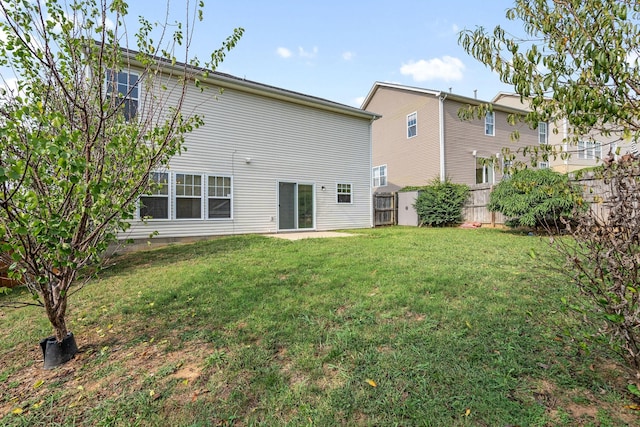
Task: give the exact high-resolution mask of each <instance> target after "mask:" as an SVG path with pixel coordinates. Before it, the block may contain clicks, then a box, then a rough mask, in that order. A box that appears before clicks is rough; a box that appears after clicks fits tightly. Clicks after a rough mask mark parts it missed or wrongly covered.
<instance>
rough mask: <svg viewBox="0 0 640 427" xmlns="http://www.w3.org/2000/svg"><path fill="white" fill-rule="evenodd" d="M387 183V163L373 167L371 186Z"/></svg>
mask: <svg viewBox="0 0 640 427" xmlns="http://www.w3.org/2000/svg"><path fill="white" fill-rule="evenodd" d="M385 185H387V165H383V166H376V167H375V168H373V186H374V187H384V186H385Z"/></svg>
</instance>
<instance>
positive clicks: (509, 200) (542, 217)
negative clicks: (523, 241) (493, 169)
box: [489, 169, 585, 227]
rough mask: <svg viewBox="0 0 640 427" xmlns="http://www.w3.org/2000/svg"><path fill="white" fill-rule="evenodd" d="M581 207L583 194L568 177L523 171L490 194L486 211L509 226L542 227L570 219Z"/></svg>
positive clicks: (532, 170) (515, 173) (540, 171)
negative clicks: (500, 216) (503, 218)
mask: <svg viewBox="0 0 640 427" xmlns="http://www.w3.org/2000/svg"><path fill="white" fill-rule="evenodd" d="M579 206H582V207H584V206H585V205H584V202H583V200H582V190H581V189H580V187H579V186H576V185H572V184H571V183H570V182H569V178H568V176H567V175H564V174H560V173H558V172H554V171H552V170H551V169H522V170H518V171H515V172H514V173H513V175H512V176H511V177H510V178H509V179H504V180H502V181H500V183H499V184H498V185H496V187H495V188H494V190H493V191H492V192H491V196H490V199H489V210H490V211H494V212H500V213H501V214H503V215H504V216H506V217H507V218H509V225H512V226H516V227H517V226H524V227H538V226H540V227H545V226H549V225H552V224H559V223H560V220H561V219H568V218H571V217H572V215H573V213H574V210H575V209H576V208H577V207H579Z"/></svg>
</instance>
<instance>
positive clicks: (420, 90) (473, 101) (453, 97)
mask: <svg viewBox="0 0 640 427" xmlns="http://www.w3.org/2000/svg"><path fill="white" fill-rule="evenodd" d="M379 87H387V88H392V89H399V90H405V91H409V92H416V93H422V94H427V95H433V96H440V95H441V94H443V93H444V94H446V95H447V99H449V100H453V101H457V102H461V103H466V104H471V105H480V104H491V105H492V106H493V109H494V110H497V111H504V112H509V113H526V112H527V110H525V109H519V108H515V107H509V106H506V105H502V104H496V103H495V102H493V101H483V100H481V99H477V98H470V97H467V96H462V95H456V94H455V93H452V92H445V91H441V90H433V89H425V88H420V87H416V86H407V85H401V84H397V83H384V82H375V83H374V84H373V86H372V87H371V90H370V91H369V93H368V94H367V97H366V98H365V100H364V102H363V103H362V105H361V108H363V109H364V108H367V106H368V105H369V102H371V98H372V97H373V95H374V94H375V92H376V91H377V90H378V88H379ZM494 99H495V98H494Z"/></svg>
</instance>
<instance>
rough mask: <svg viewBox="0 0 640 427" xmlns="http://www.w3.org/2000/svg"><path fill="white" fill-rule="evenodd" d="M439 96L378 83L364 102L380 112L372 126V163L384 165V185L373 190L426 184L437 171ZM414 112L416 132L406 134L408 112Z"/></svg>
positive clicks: (384, 190)
mask: <svg viewBox="0 0 640 427" xmlns="http://www.w3.org/2000/svg"><path fill="white" fill-rule="evenodd" d="M438 102H439V101H438V98H437V97H435V96H429V95H425V94H422V93H415V92H411V91H407V90H401V89H395V88H389V87H384V86H381V87H379V88H378V89H377V92H376V93H375V96H374V97H373V98H372V99H371V102H370V103H369V104H368V105H367V110H368V111H373V112H375V113H378V114H381V115H382V118H380V119H378V120H376V121H375V122H374V123H373V126H372V135H373V136H372V138H373V143H374V149H373V162H372V163H373V166H374V167H375V166H380V165H387V185H386V186H383V187H377V188H375V189H374V190H375V191H376V192H388V191H397V190H399V189H401V188H403V187H406V186H408V185H426V184H428V183H429V181H431V180H432V179H433V178H436V177H439V175H440V157H439V151H440V149H439V122H438V108H439V106H438ZM414 112H416V113H417V134H416V136H414V137H412V138H407V115H408V114H411V113H414Z"/></svg>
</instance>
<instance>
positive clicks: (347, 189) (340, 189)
mask: <svg viewBox="0 0 640 427" xmlns="http://www.w3.org/2000/svg"><path fill="white" fill-rule="evenodd" d="M336 193H337V195H338V203H351V196H352V194H351V184H338V185H337V188H336Z"/></svg>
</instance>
